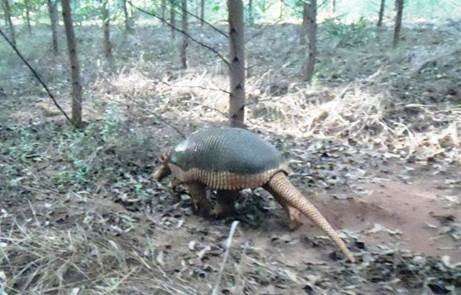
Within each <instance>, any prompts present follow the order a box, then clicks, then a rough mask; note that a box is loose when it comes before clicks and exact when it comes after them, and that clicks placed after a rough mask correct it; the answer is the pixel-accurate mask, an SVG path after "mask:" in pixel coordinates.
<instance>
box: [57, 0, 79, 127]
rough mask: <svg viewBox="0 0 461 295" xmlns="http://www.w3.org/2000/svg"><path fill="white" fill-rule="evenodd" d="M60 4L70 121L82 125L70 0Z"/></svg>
mask: <svg viewBox="0 0 461 295" xmlns="http://www.w3.org/2000/svg"><path fill="white" fill-rule="evenodd" d="M61 5H62V18H63V20H64V28H65V31H66V39H67V49H68V52H69V62H70V72H71V81H72V122H73V123H74V125H75V126H76V127H82V83H81V79H80V63H79V61H78V55H77V43H76V41H75V33H74V25H73V22H72V10H71V8H70V0H61Z"/></svg>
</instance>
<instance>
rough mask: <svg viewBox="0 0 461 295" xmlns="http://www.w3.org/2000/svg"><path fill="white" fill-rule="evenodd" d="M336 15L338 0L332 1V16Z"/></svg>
mask: <svg viewBox="0 0 461 295" xmlns="http://www.w3.org/2000/svg"><path fill="white" fill-rule="evenodd" d="M335 14H336V0H331V15H335Z"/></svg>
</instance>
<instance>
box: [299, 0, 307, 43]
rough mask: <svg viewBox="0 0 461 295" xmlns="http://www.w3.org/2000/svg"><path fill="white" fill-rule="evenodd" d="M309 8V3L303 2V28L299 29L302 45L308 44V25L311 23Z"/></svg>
mask: <svg viewBox="0 0 461 295" xmlns="http://www.w3.org/2000/svg"><path fill="white" fill-rule="evenodd" d="M307 9H308V5H307V4H306V3H304V4H303V22H302V24H301V30H300V31H299V44H301V45H304V44H306V35H307V27H308V23H309V13H308V11H307Z"/></svg>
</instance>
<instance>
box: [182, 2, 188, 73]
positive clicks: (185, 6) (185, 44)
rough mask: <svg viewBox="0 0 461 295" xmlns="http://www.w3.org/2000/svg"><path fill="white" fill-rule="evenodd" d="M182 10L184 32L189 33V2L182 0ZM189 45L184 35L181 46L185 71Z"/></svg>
mask: <svg viewBox="0 0 461 295" xmlns="http://www.w3.org/2000/svg"><path fill="white" fill-rule="evenodd" d="M181 8H182V30H183V31H184V32H186V33H187V31H188V30H189V28H188V24H187V0H182V4H181ZM187 45H188V39H187V36H186V35H185V34H182V44H181V50H180V54H181V66H182V68H183V69H187V54H186V49H187Z"/></svg>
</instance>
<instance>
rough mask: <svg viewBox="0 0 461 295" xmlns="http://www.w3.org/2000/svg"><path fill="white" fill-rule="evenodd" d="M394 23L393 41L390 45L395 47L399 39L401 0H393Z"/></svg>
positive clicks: (401, 13) (401, 12) (401, 11)
mask: <svg viewBox="0 0 461 295" xmlns="http://www.w3.org/2000/svg"><path fill="white" fill-rule="evenodd" d="M395 9H396V10H397V11H396V15H395V24H394V41H393V43H392V45H393V46H394V47H397V45H398V44H399V41H400V31H401V29H402V15H403V0H395Z"/></svg>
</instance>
